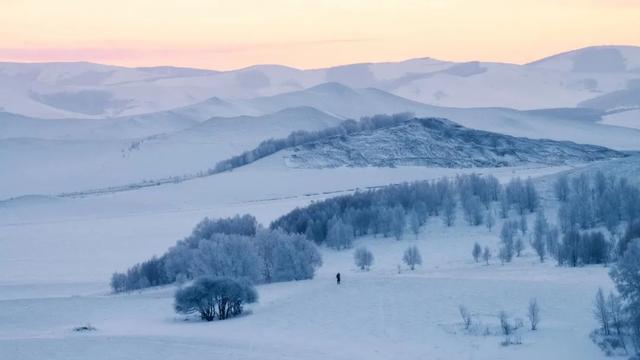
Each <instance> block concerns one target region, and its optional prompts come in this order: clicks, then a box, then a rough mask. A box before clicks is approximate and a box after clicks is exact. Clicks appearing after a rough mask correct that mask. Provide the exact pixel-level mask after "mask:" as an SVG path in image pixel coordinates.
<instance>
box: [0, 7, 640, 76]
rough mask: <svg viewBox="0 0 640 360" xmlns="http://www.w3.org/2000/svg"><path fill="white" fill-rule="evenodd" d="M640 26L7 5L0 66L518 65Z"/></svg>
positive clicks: (630, 22) (0, 20)
mask: <svg viewBox="0 0 640 360" xmlns="http://www.w3.org/2000/svg"><path fill="white" fill-rule="evenodd" d="M638 19H640V1H636V0H483V1H481V0H396V1H381V0H340V1H337V0H313V1H305V0H270V1H262V0H235V1H229V0H109V1H105V0H83V1H80V0H56V1H50V0H3V4H2V11H1V12H0V60H2V61H94V62H101V63H109V64H118V65H128V66H151V65H175V66H191V67H201V68H211V69H232V68H239V67H243V66H248V65H252V64H258V63H277V64H284V65H290V66H295V67H300V68H313V67H322V66H330V65H336V64H344V63H353V62H366V61H390V60H401V59H407V58H413V57H425V56H430V57H435V58H441V59H445V60H456V61H464V60H488V61H502V62H515V63H524V62H528V61H532V60H535V59H538V58H540V57H544V56H547V55H551V54H554V53H557V52H561V51H566V50H570V49H575V48H579V47H584V46H589V45H602V44H625V45H640V31H638V28H637V21H638Z"/></svg>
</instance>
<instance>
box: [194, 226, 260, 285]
mask: <svg viewBox="0 0 640 360" xmlns="http://www.w3.org/2000/svg"><path fill="white" fill-rule="evenodd" d="M260 264H261V261H260V259H259V257H258V252H257V249H256V248H255V246H253V244H252V243H251V240H250V238H248V237H246V236H241V235H225V234H214V235H212V236H211V238H210V239H209V240H205V241H200V243H199V244H198V248H197V251H196V252H195V256H194V258H193V262H192V263H191V274H192V277H194V278H195V277H200V276H216V277H230V278H235V279H244V280H247V281H249V282H251V283H255V282H258V281H259V279H260V273H261V268H260Z"/></svg>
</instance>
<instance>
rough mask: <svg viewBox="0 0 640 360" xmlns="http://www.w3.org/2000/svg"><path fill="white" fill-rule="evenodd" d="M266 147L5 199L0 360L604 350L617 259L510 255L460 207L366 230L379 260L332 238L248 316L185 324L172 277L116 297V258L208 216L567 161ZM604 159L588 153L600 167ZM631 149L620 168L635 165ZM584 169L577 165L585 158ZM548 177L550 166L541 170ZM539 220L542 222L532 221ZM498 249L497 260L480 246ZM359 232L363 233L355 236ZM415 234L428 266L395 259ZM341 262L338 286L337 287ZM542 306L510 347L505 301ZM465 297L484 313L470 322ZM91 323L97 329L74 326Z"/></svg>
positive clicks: (266, 290) (273, 212)
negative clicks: (381, 162)
mask: <svg viewBox="0 0 640 360" xmlns="http://www.w3.org/2000/svg"><path fill="white" fill-rule="evenodd" d="M281 161H282V160H281V158H279V157H269V158H266V159H263V160H261V161H258V162H256V163H254V164H252V165H250V166H247V167H244V168H241V169H238V170H236V171H233V172H230V173H226V174H220V175H216V176H211V177H207V178H202V179H196V180H192V181H187V182H184V183H181V184H169V185H163V186H159V187H152V188H146V189H141V190H137V191H129V192H120V193H114V194H106V195H101V196H87V197H80V198H62V199H60V198H49V197H38V196H30V197H23V198H19V199H15V200H11V201H5V202H3V203H1V204H0V254H2V261H1V262H0V274H1V275H0V359H3V360H4V359H45V358H46V359H87V358H90V359H115V358H117V359H157V358H163V359H182V358H187V357H196V356H203V354H206V356H207V357H208V358H225V359H301V358H304V359H328V358H332V359H356V358H369V359H391V358H407V359H424V358H429V359H510V358H514V357H518V358H523V359H539V358H541V357H545V358H548V359H568V358H580V359H598V358H602V357H603V355H602V353H601V352H600V351H599V350H598V349H597V347H596V346H595V345H594V344H593V343H592V342H591V340H590V339H589V337H588V333H589V332H590V331H591V329H593V328H595V327H596V323H595V320H593V319H592V316H591V306H592V298H593V294H594V293H595V291H596V290H597V288H598V287H599V286H602V287H603V288H605V289H607V288H610V287H611V286H612V284H611V282H610V280H609V278H608V276H607V269H606V268H603V267H601V266H593V267H584V268H564V267H557V266H555V264H554V263H553V262H552V261H549V262H547V263H545V264H539V263H538V261H537V258H536V257H535V256H534V254H533V252H532V251H531V249H528V250H527V251H525V253H524V255H523V256H522V257H521V258H517V259H516V260H515V261H514V262H512V263H510V264H507V265H504V266H502V265H500V264H499V262H498V260H497V258H496V256H495V254H497V251H498V230H497V229H499V228H500V225H501V224H500V222H498V224H496V226H495V227H494V228H493V230H492V231H489V230H488V229H487V228H486V227H483V226H481V227H470V226H467V225H466V224H465V222H464V220H463V219H462V216H461V215H459V216H458V220H457V226H455V227H451V228H447V227H445V226H444V225H443V224H442V221H441V219H439V218H431V219H430V220H429V222H428V223H427V225H426V226H425V227H423V228H422V230H421V232H420V234H419V236H418V238H417V239H416V238H415V237H414V236H413V235H410V234H405V235H404V238H403V239H402V240H401V241H396V240H394V239H392V238H387V239H383V238H376V239H373V238H362V239H359V240H358V241H357V244H359V243H366V244H367V246H368V247H369V248H370V250H371V251H372V252H373V254H374V256H375V258H376V260H375V262H374V265H373V268H372V270H371V271H370V272H368V273H364V272H360V271H359V270H357V269H356V268H355V266H354V265H353V259H352V251H342V252H337V251H333V250H328V249H322V255H323V261H324V265H323V266H322V267H321V268H320V269H319V272H318V274H317V276H316V278H315V279H313V280H309V281H300V282H291V283H279V284H271V285H263V286H258V292H259V295H260V300H259V303H257V304H254V305H253V306H250V307H249V309H250V310H251V312H250V313H249V314H247V315H246V316H243V317H241V318H236V319H232V320H229V321H224V322H213V323H201V322H199V321H184V320H185V317H184V316H180V315H177V314H175V313H174V311H173V308H172V304H173V293H174V290H175V288H173V287H164V288H157V289H150V290H147V291H143V292H133V293H129V294H124V295H110V294H109V289H108V279H109V276H110V274H111V273H112V272H113V271H116V270H120V271H121V270H124V269H125V268H126V267H128V266H130V265H131V264H133V263H134V262H137V261H141V260H144V259H146V258H148V257H149V256H151V255H152V254H154V253H155V254H161V253H162V252H164V251H165V250H166V249H167V248H168V247H169V246H171V245H172V244H173V243H175V241H176V240H178V239H181V238H182V237H184V236H186V235H187V234H188V233H189V232H190V230H191V229H192V228H193V226H194V225H195V223H197V222H198V221H199V220H200V219H202V218H203V217H204V216H212V217H219V216H229V215H233V214H236V213H251V214H254V215H255V216H256V217H257V218H258V220H259V221H260V222H261V223H263V224H268V223H269V222H270V221H271V220H273V219H274V218H276V217H277V216H279V215H281V214H284V213H285V212H287V211H289V210H291V209H293V208H294V207H296V206H303V205H306V204H308V203H309V202H310V201H312V200H316V199H322V198H325V197H327V196H333V195H335V194H339V193H344V192H351V191H354V190H355V189H356V188H366V187H374V186H381V185H385V184H389V183H397V182H401V181H407V180H418V179H434V178H439V177H441V176H449V175H454V174H455V173H461V172H465V173H469V172H476V173H483V174H488V173H493V174H494V175H496V176H497V177H498V178H499V179H500V180H501V181H507V180H508V179H510V178H511V177H513V176H520V177H528V176H533V177H540V182H539V183H548V182H549V181H550V179H551V177H550V176H552V174H555V173H557V172H560V171H564V170H571V168H570V167H567V166H563V167H555V168H540V167H521V168H499V169H467V170H464V171H461V170H459V169H457V170H456V169H430V168H420V167H399V168H337V169H324V170H309V169H306V170H305V169H289V168H286V167H285V166H283V164H281V163H280V162H281ZM607 164H608V163H600V164H594V165H593V166H606V165H607ZM637 166H638V162H637V159H635V158H632V159H623V160H618V163H616V164H614V165H612V166H610V167H611V168H614V169H629V170H628V172H630V173H636V174H637V172H636V171H637ZM576 170H579V169H576ZM545 175H548V176H546V177H545ZM530 220H531V221H532V219H530ZM476 241H477V242H479V243H480V244H481V245H482V246H485V245H487V246H489V247H490V248H491V250H492V252H493V253H494V259H493V260H492V261H491V264H490V265H489V266H485V265H482V264H476V263H474V262H473V260H472V258H471V254H470V253H471V248H472V245H473V243H474V242H476ZM357 244H356V245H357ZM411 244H416V245H417V246H418V247H419V248H420V251H421V253H422V255H423V266H421V267H418V268H417V269H416V270H415V271H413V272H411V271H409V270H408V269H407V268H406V267H405V266H401V267H400V269H399V268H398V265H399V264H401V254H402V252H403V251H404V249H405V248H406V247H407V246H409V245H411ZM336 272H341V273H342V274H343V284H342V285H340V286H337V285H336V284H335V279H334V275H335V273H336ZM532 297H536V298H537V299H538V301H539V303H540V305H541V309H542V322H541V325H540V329H539V330H538V331H535V332H532V331H524V332H523V333H522V341H523V343H522V344H521V345H511V346H508V347H505V346H502V345H500V342H501V341H502V339H503V338H502V336H501V335H497V334H498V332H499V329H498V320H497V317H496V315H497V313H498V312H499V311H501V310H505V311H507V312H508V313H509V315H510V316H511V317H512V318H522V319H525V318H526V317H525V314H526V306H527V304H528V301H529V299H530V298H532ZM458 305H465V306H466V307H468V308H469V309H470V310H471V312H472V313H473V314H474V318H475V319H476V320H477V322H478V323H479V325H477V328H476V329H475V330H474V331H472V332H471V333H469V332H467V331H465V330H464V329H463V327H462V324H461V319H460V316H459V314H458ZM86 324H91V325H92V326H94V327H96V329H97V330H96V331H95V332H87V333H77V332H74V331H72V329H73V328H74V327H77V326H82V325H86Z"/></svg>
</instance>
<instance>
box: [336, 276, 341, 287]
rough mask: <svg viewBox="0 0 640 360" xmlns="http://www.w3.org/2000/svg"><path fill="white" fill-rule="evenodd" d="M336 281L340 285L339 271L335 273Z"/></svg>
mask: <svg viewBox="0 0 640 360" xmlns="http://www.w3.org/2000/svg"><path fill="white" fill-rule="evenodd" d="M336 282H337V283H338V285H340V273H337V274H336Z"/></svg>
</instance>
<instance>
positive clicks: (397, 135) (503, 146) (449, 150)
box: [283, 118, 624, 168]
mask: <svg viewBox="0 0 640 360" xmlns="http://www.w3.org/2000/svg"><path fill="white" fill-rule="evenodd" d="M283 156H284V159H285V162H286V163H287V165H288V166H290V167H297V168H325V167H338V166H377V167H379V166H391V167H393V166H400V165H404V166H431V167H454V168H456V167H460V168H464V167H503V166H520V165H526V164H544V165H565V164H571V163H581V162H589V161H595V160H604V159H610V158H617V157H623V156H624V154H622V153H620V152H617V151H614V150H610V149H607V148H604V147H599V146H593V145H580V144H575V143H572V142H559V141H552V140H531V139H527V138H517V137H512V136H507V135H501V134H496V133H491V132H486V131H479V130H472V129H468V128H465V127H462V126H460V125H457V124H454V123H452V122H450V121H447V120H444V119H435V118H426V119H413V120H411V121H409V122H406V123H402V124H399V125H395V126H392V127H388V128H380V129H376V130H365V131H361V132H358V133H355V134H351V135H346V136H336V137H331V138H328V139H323V140H319V141H315V142H312V143H308V144H304V145H301V146H297V147H294V148H291V149H289V150H287V151H286V152H285V154H284V155H283Z"/></svg>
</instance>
